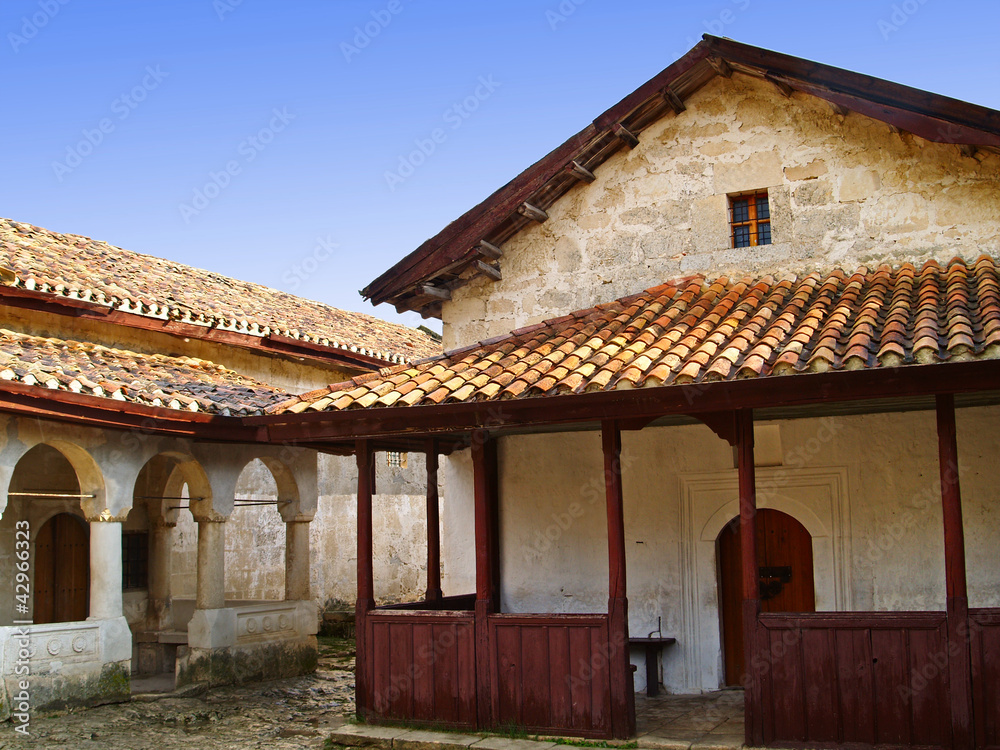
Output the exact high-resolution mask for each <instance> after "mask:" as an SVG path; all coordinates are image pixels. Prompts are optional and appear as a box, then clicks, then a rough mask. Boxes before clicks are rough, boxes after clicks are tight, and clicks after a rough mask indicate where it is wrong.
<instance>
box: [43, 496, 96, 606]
mask: <svg viewBox="0 0 1000 750" xmlns="http://www.w3.org/2000/svg"><path fill="white" fill-rule="evenodd" d="M34 588H35V609H34V618H33V619H34V621H35V622H36V623H43V622H79V621H80V620H86V619H87V613H88V611H89V609H90V608H89V593H90V591H89V588H90V537H89V535H88V533H87V525H86V524H85V523H84V522H83V521H81V520H80V519H79V518H77V517H76V516H74V515H72V514H71V513H60V514H59V515H56V516H53V517H52V518H50V519H49V520H48V521H46V522H45V524H44V525H43V526H42V528H41V529H40V530H39V531H38V536H37V537H36V539H35V587H34Z"/></svg>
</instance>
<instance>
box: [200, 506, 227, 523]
mask: <svg viewBox="0 0 1000 750" xmlns="http://www.w3.org/2000/svg"><path fill="white" fill-rule="evenodd" d="M191 515H192V516H194V520H195V521H197V522H198V523H225V522H226V521H228V520H229V516H224V515H222V514H221V513H218V512H216V511H214V510H208V511H203V512H201V513H195V512H194V510H193V508H192V512H191Z"/></svg>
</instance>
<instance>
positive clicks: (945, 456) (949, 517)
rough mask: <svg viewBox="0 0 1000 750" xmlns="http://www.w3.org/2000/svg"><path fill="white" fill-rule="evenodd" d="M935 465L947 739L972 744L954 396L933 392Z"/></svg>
mask: <svg viewBox="0 0 1000 750" xmlns="http://www.w3.org/2000/svg"><path fill="white" fill-rule="evenodd" d="M937 432H938V468H939V470H940V472H941V504H942V510H943V516H944V568H945V586H946V589H947V597H948V598H947V605H946V606H947V611H948V644H949V647H948V652H949V659H948V665H949V672H950V674H949V677H950V680H949V683H950V686H951V724H952V744H953V747H955V748H962V749H964V748H971V747H972V746H973V728H972V653H971V646H970V644H969V597H968V592H967V588H966V570H965V530H964V528H963V525H962V495H961V489H960V486H959V475H958V439H957V436H956V432H955V397H954V396H952V395H951V394H945V395H939V396H938V397H937Z"/></svg>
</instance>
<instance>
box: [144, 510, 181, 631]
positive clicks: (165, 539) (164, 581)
mask: <svg viewBox="0 0 1000 750" xmlns="http://www.w3.org/2000/svg"><path fill="white" fill-rule="evenodd" d="M175 515H176V514H175ZM176 526H177V523H176V521H171V520H168V519H167V518H164V517H162V516H160V517H159V518H156V517H153V515H152V513H151V514H150V520H149V532H150V544H149V615H148V621H149V627H150V628H151V629H153V630H170V629H171V628H173V619H172V617H171V613H170V568H171V555H172V550H173V542H174V534H173V530H174V527H176Z"/></svg>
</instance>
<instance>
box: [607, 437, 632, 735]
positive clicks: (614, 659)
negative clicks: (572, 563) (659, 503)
mask: <svg viewBox="0 0 1000 750" xmlns="http://www.w3.org/2000/svg"><path fill="white" fill-rule="evenodd" d="M601 444H602V449H603V452H604V488H605V493H606V496H607V511H608V641H609V643H608V664H609V668H610V680H611V735H612V736H613V737H615V738H617V739H628V738H629V737H631V736H632V735H633V734H635V688H634V685H633V681H632V668H631V665H630V663H629V654H628V593H627V590H626V572H625V511H624V502H623V495H622V461H621V453H622V433H621V430H620V429H619V426H618V423H617V422H614V421H606V422H603V423H602V424H601Z"/></svg>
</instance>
